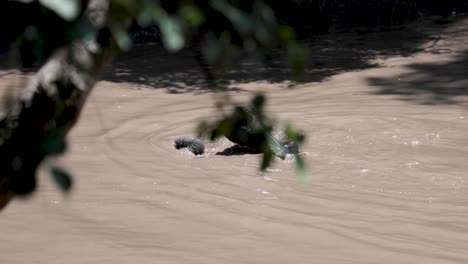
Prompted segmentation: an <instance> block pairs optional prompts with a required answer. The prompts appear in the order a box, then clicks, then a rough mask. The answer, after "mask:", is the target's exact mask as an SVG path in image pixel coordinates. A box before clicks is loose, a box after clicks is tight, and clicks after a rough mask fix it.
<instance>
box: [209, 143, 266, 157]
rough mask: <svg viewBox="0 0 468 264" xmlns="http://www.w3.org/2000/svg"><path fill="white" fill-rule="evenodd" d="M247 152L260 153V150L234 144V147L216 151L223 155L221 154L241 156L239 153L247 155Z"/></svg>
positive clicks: (217, 153)
mask: <svg viewBox="0 0 468 264" xmlns="http://www.w3.org/2000/svg"><path fill="white" fill-rule="evenodd" d="M246 154H260V152H255V151H253V150H251V149H249V148H246V147H244V146H241V145H234V146H232V147H229V148H226V149H224V150H223V151H221V152H216V155H221V156H239V155H246Z"/></svg>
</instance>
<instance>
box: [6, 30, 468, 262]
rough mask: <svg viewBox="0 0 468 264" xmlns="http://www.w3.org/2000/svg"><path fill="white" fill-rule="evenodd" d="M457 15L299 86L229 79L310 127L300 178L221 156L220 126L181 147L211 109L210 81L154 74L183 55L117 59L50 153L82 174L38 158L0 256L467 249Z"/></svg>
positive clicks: (467, 72) (342, 256) (75, 258)
mask: <svg viewBox="0 0 468 264" xmlns="http://www.w3.org/2000/svg"><path fill="white" fill-rule="evenodd" d="M467 25H468V22H467V21H461V22H458V23H455V24H453V25H451V26H449V27H447V28H446V29H444V30H440V31H437V34H436V36H437V39H434V38H433V39H428V40H427V41H426V42H422V43H421V44H420V45H419V47H420V50H419V51H417V52H415V53H414V54H411V55H409V56H403V55H394V56H386V57H384V56H375V57H374V58H373V59H374V61H373V63H375V64H376V66H375V67H368V68H365V69H359V70H350V71H342V72H339V73H336V74H334V75H330V76H328V77H327V78H324V79H322V80H320V81H311V82H307V83H305V84H301V85H297V86H295V87H293V88H288V87H287V86H288V85H287V83H284V82H265V81H263V82H262V81H239V82H234V83H233V84H232V88H233V89H232V92H231V95H232V96H233V98H235V99H236V100H239V101H242V100H247V99H248V98H249V97H250V96H252V94H253V92H255V91H263V92H265V93H266V95H267V96H268V99H269V101H268V110H269V111H270V112H271V113H272V114H273V115H274V116H275V117H276V118H277V119H278V120H280V121H281V122H283V123H282V124H284V123H285V122H286V121H291V122H292V123H294V124H296V125H297V126H298V127H299V128H300V129H301V130H303V131H304V132H306V134H307V136H308V138H307V142H306V144H305V146H304V147H303V148H302V149H301V155H303V157H304V158H305V160H306V161H307V163H308V166H309V171H310V178H309V182H308V184H304V183H303V182H302V181H301V180H300V179H298V178H297V176H295V173H294V163H293V158H292V157H288V158H287V159H286V160H285V161H281V160H277V161H276V162H275V164H274V166H273V168H271V169H269V171H267V172H265V173H261V172H259V170H258V167H259V159H260V157H259V156H258V155H252V154H246V155H232V156H221V155H216V153H217V152H220V151H223V150H224V149H225V148H227V147H229V146H231V143H229V142H228V141H227V140H221V141H219V142H214V143H209V142H207V153H206V154H205V155H203V156H199V157H195V156H193V154H191V153H189V152H188V151H185V150H183V151H179V150H176V149H175V148H174V147H173V140H174V139H175V138H176V137H177V136H181V135H189V134H192V133H193V132H194V130H195V128H196V126H197V124H198V122H199V121H201V120H203V119H204V118H206V117H210V118H211V117H214V116H215V112H214V110H215V107H214V101H213V95H212V94H210V93H209V92H208V93H206V92H203V91H201V90H197V89H193V90H191V89H190V85H187V86H184V87H182V88H181V86H183V85H181V86H178V85H176V83H175V82H173V81H171V82H169V81H168V82H164V80H162V79H164V78H165V76H166V77H167V78H168V79H169V78H175V79H177V78H178V75H177V74H178V73H177V71H176V70H177V67H176V66H174V65H168V66H166V65H161V64H160V63H161V61H158V58H154V60H150V59H148V61H147V62H146V64H147V68H145V69H139V70H140V71H142V72H143V73H144V74H143V77H138V76H137V77H134V78H135V79H136V80H137V81H134V82H130V81H129V82H125V78H123V77H122V78H120V79H119V78H117V77H115V76H119V74H122V76H125V72H124V71H122V72H120V73H119V71H118V68H119V65H126V66H127V67H128V68H131V67H132V63H133V62H134V60H142V59H143V58H142V57H135V58H132V56H129V57H127V58H126V59H125V58H124V59H122V60H120V61H118V62H117V63H116V68H115V70H114V71H113V72H112V73H111V74H110V75H115V76H114V77H115V78H114V79H113V78H112V77H111V78H105V79H107V80H105V81H102V82H99V83H98V84H97V87H96V89H95V90H94V91H93V94H92V95H91V98H90V100H89V102H88V103H87V105H86V108H85V111H84V113H83V115H82V117H81V119H80V121H79V123H78V125H77V126H76V128H75V129H74V130H73V131H72V133H71V136H70V151H69V153H68V154H67V155H66V156H65V157H64V158H61V159H60V160H59V161H58V162H59V164H62V165H63V166H66V167H67V168H68V169H69V170H70V171H71V172H72V174H73V175H74V176H75V180H76V186H75V187H76V188H75V189H74V190H73V192H72V194H71V195H70V196H68V197H67V196H64V195H62V194H61V193H60V192H59V191H58V190H57V188H55V186H53V185H52V183H51V180H50V179H49V178H48V175H47V173H45V172H42V173H41V175H40V180H41V182H40V187H39V191H38V192H37V193H36V194H35V195H34V196H33V197H32V199H29V200H26V201H21V200H18V201H14V202H13V203H11V204H10V205H9V206H8V207H7V208H6V210H4V211H3V212H1V214H0V231H1V235H0V263H48V264H53V263H101V264H105V263H113V264H115V263H204V264H206V263H360V264H362V263H437V264H439V263H460V264H461V263H468V175H467V172H468V109H467V102H468V100H467V99H468V98H467V97H466V95H465V94H466V91H468V88H467V87H468V59H467V51H468V33H467V32H466V31H463V30H462V29H463V28H466V26H467ZM319 59H323V58H319ZM331 59H333V58H331ZM334 59H335V60H338V59H340V58H334ZM341 59H342V60H346V58H341ZM187 60H188V59H187ZM177 63H183V61H182V62H177ZM190 63H192V64H193V67H194V68H195V66H196V65H195V64H194V63H193V62H190ZM335 63H339V62H335ZM348 63H351V64H352V63H353V61H349V62H348ZM171 67H174V69H171ZM187 67H188V68H189V66H187V65H184V68H187ZM323 67H326V65H325V66H323ZM168 68H169V69H168ZM158 69H159V70H161V71H162V72H165V73H164V74H166V75H163V76H162V77H160V75H158V72H159V71H158ZM195 70H196V69H195ZM171 71H173V73H171ZM170 74H172V75H173V76H169V77H168V75H170ZM308 74H311V75H312V74H316V73H314V72H310V73H308ZM152 75H154V78H156V79H155V80H153V81H154V82H153V83H151V76H152ZM187 75H190V72H189V73H186V74H185V75H183V74H181V75H180V78H185V77H187ZM271 75H272V78H273V77H274V75H275V73H274V72H273V73H271ZM8 76H11V75H3V76H2V77H1V79H0V81H2V82H3V83H4V84H5V83H8V81H9V78H8ZM139 76H140V75H139ZM197 76H198V78H201V77H200V75H199V74H198V75H197ZM129 78H130V77H129ZM148 78H149V79H150V80H149V81H148V82H144V81H146V79H148ZM157 78H161V79H157ZM115 79H118V80H119V81H115ZM113 80H114V81H113ZM184 85H186V84H184ZM192 85H194V86H196V84H192ZM150 86H152V87H153V88H150ZM154 87H156V88H154ZM234 88H235V89H234ZM281 122H280V123H281Z"/></svg>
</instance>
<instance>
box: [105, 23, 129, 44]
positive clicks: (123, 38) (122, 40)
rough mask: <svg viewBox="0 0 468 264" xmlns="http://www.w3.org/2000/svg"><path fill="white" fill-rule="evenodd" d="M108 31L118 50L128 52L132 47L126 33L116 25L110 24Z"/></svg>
mask: <svg viewBox="0 0 468 264" xmlns="http://www.w3.org/2000/svg"><path fill="white" fill-rule="evenodd" d="M110 29H111V32H112V35H113V36H114V39H115V42H116V43H117V46H118V47H119V49H120V50H122V51H128V50H129V49H130V48H131V47H132V40H131V38H130V37H129V36H128V32H127V31H126V30H124V28H123V27H122V26H121V25H119V24H117V23H113V24H111V25H110Z"/></svg>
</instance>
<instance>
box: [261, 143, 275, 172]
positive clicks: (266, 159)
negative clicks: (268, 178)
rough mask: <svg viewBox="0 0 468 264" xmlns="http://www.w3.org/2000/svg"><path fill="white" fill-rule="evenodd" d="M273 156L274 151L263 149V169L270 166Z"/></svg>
mask: <svg viewBox="0 0 468 264" xmlns="http://www.w3.org/2000/svg"><path fill="white" fill-rule="evenodd" d="M273 157H274V154H273V151H271V150H270V149H268V148H265V149H264V151H263V159H262V166H261V170H262V171H264V170H266V168H268V167H270V165H271V162H272V161H273Z"/></svg>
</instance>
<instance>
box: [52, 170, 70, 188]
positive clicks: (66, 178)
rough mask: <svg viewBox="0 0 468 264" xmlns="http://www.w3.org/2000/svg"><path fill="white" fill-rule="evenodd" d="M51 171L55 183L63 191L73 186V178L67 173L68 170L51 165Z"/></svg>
mask: <svg viewBox="0 0 468 264" xmlns="http://www.w3.org/2000/svg"><path fill="white" fill-rule="evenodd" d="M51 173H52V178H53V179H54V181H55V183H56V184H57V185H58V186H59V187H60V189H61V190H62V191H63V192H68V191H70V190H71V188H72V186H73V180H72V178H71V177H70V175H69V174H68V172H66V171H65V170H63V169H62V168H59V167H52V168H51Z"/></svg>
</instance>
